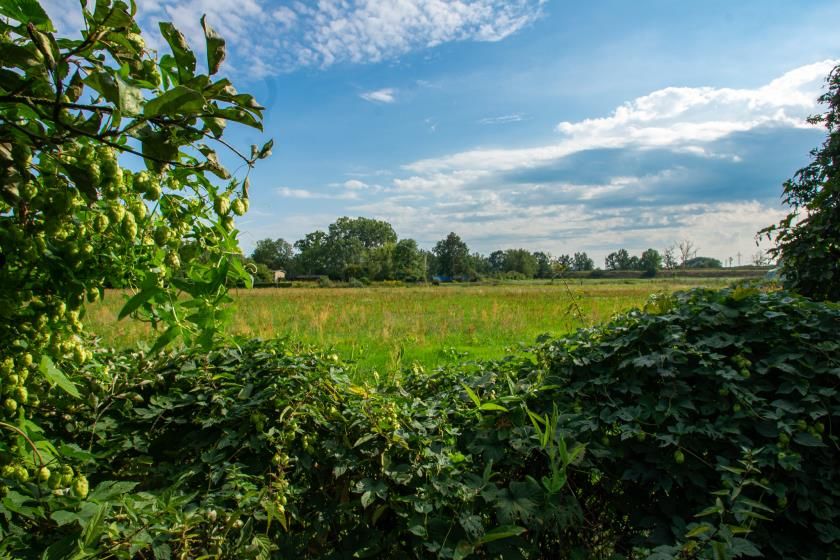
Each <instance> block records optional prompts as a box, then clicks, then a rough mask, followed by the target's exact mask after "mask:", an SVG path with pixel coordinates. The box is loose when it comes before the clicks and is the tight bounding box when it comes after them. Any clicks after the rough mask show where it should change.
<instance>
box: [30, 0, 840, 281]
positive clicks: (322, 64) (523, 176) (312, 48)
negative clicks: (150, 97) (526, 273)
mask: <svg viewBox="0 0 840 560" xmlns="http://www.w3.org/2000/svg"><path fill="white" fill-rule="evenodd" d="M45 3H46V4H47V6H48V9H49V11H50V13H51V14H52V15H53V16H54V17H55V18H56V19H59V20H61V23H62V25H64V26H67V27H68V28H69V27H70V26H72V25H73V23H74V18H76V17H77V16H75V15H74V10H75V9H76V8H75V6H77V5H78V4H77V3H76V2H75V0H73V1H71V0H49V1H47V2H45ZM138 7H139V13H140V15H141V21H143V22H144V25H145V26H146V27H148V28H149V30H150V39H149V41H148V42H149V43H150V44H151V45H152V46H160V39H159V37H157V36H156V31H155V27H154V26H153V25H152V22H153V21H158V20H171V21H174V22H175V23H176V25H177V26H178V27H179V28H181V29H182V30H183V31H184V32H185V33H186V34H187V35H188V37H190V38H192V39H193V43H194V44H195V45H196V47H197V50H201V49H202V45H201V43H202V41H201V34H200V27H199V24H198V20H199V17H200V16H201V14H202V13H207V14H208V20H209V21H210V23H211V24H212V25H213V26H214V27H215V28H216V29H217V30H218V31H220V32H221V33H222V35H223V36H224V37H225V38H226V39H227V40H228V45H229V48H230V54H229V57H228V61H227V62H226V66H225V67H224V68H225V71H226V72H227V73H228V74H229V76H230V77H231V78H232V79H233V80H234V82H235V83H236V84H237V87H238V89H240V90H241V91H249V92H252V93H254V94H256V95H257V97H258V99H259V100H260V101H261V102H262V103H263V104H264V105H265V106H266V107H267V108H268V111H267V113H266V123H265V124H266V133H265V135H259V134H255V133H253V132H250V131H241V130H240V131H237V132H234V133H233V134H232V136H231V138H232V139H233V140H234V141H235V142H237V143H239V144H250V143H260V142H262V141H264V140H265V139H266V138H268V137H273V138H274V139H275V142H276V147H275V150H274V156H273V157H272V158H271V159H270V160H268V161H266V162H261V164H260V165H259V167H258V168H257V169H256V170H255V171H254V173H253V174H252V190H251V196H252V201H251V202H252V203H251V212H250V213H249V214H248V215H247V216H245V217H243V218H241V219H240V220H239V222H238V227H239V229H240V230H241V232H242V235H241V241H242V246H243V249H245V251H246V252H249V251H250V250H251V248H252V247H253V245H254V243H255V242H256V241H257V240H258V239H262V238H265V237H272V238H276V237H283V238H285V239H287V240H289V241H294V240H296V239H298V238H300V237H302V236H303V235H304V234H305V233H307V232H310V231H313V230H315V229H319V228H320V229H324V228H326V226H327V225H328V224H329V223H331V222H332V221H334V220H335V219H336V218H337V217H339V216H343V215H348V216H360V215H361V216H368V217H376V218H379V219H384V220H387V221H389V222H391V223H392V224H393V225H394V227H395V229H396V230H397V233H398V234H399V235H400V236H401V237H413V238H415V239H417V240H418V242H419V243H420V244H421V246H425V247H431V246H432V245H433V244H434V243H435V242H436V241H437V240H438V239H440V238H442V237H444V236H445V235H446V234H447V233H448V232H449V231H455V232H457V233H458V234H459V235H461V237H462V238H463V239H464V240H465V241H466V242H467V243H468V244H469V246H470V248H471V249H474V250H478V251H481V252H485V253H487V252H490V251H492V250H494V249H498V248H510V247H525V248H528V249H532V250H546V251H549V252H551V253H552V254H555V255H557V254H561V253H571V252H574V251H580V250H585V251H587V252H589V254H590V255H591V256H594V257H595V258H596V263H598V264H602V263H603V257H604V256H605V255H606V254H607V253H609V252H611V251H613V250H615V249H618V248H620V247H625V248H627V249H629V250H630V251H631V252H635V253H638V252H641V251H642V250H644V249H646V248H647V247H655V248H658V249H660V250H662V249H663V248H665V247H667V246H669V245H672V244H674V243H676V242H678V241H679V240H682V239H690V240H692V241H693V242H694V243H695V244H696V245H697V246H698V247H699V251H700V254H703V255H708V256H714V257H717V258H720V259H722V260H724V259H727V258H728V257H730V256H735V255H736V254H737V253H739V252H740V253H741V254H742V255H744V257H743V260H744V261H746V260H747V259H748V255H752V254H753V253H755V252H756V250H757V249H756V246H755V241H754V234H755V232H756V231H757V230H759V229H760V228H762V227H764V226H765V225H768V224H770V223H772V222H774V221H776V220H778V218H779V217H780V216H781V215H782V214H783V208H782V207H781V206H780V201H779V195H780V193H781V183H782V182H783V181H784V179H786V178H787V177H789V176H790V175H792V173H793V172H794V171H795V170H796V169H797V168H799V167H801V166H803V165H804V164H805V163H807V161H808V152H809V150H810V149H812V148H813V147H815V146H816V145H817V144H818V143H819V142H821V140H822V138H823V132H822V131H821V130H819V129H813V128H811V127H809V126H807V125H806V124H805V122H804V118H805V117H806V116H807V115H809V114H811V113H814V112H817V111H819V107H818V106H817V105H816V103H815V100H816V97H818V95H819V94H820V92H821V91H822V86H823V80H824V78H825V76H826V74H827V73H828V71H829V70H830V69H831V67H832V66H833V65H834V64H836V63H837V59H840V34H838V33H836V31H833V27H832V25H831V23H830V22H837V21H840V3H837V2H834V1H818V0H814V1H809V2H790V1H770V0H763V1H748V0H741V1H739V2H732V1H727V2H720V1H705V2H694V3H689V2H672V1H641V0H640V1H638V2H626V1H600V2H588V3H570V2H560V1H558V0H549V1H541V0H515V1H508V2H501V1H495V0H450V1H442V0H393V1H385V0H379V1H375V0H369V1H368V2H355V1H322V2H286V1H276V0H180V1H175V0H138ZM56 14H57V15H56ZM75 21H78V20H77V19H76V20H75Z"/></svg>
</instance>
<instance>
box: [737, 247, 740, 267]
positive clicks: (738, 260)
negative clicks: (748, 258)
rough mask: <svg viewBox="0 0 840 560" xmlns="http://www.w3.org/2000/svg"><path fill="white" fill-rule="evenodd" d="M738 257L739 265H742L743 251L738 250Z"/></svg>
mask: <svg viewBox="0 0 840 560" xmlns="http://www.w3.org/2000/svg"><path fill="white" fill-rule="evenodd" d="M737 257H738V266H741V251H738V254H737Z"/></svg>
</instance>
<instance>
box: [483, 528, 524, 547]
mask: <svg viewBox="0 0 840 560" xmlns="http://www.w3.org/2000/svg"><path fill="white" fill-rule="evenodd" d="M525 531H526V529H525V528H524V527H519V526H518V525H501V526H499V527H496V528H495V529H493V530H491V531H487V532H486V533H484V536H483V537H481V538H480V539H478V542H479V544H486V543H489V542H493V541H498V540H500V539H507V538H510V537H518V536H519V535H521V534H522V533H524V532H525Z"/></svg>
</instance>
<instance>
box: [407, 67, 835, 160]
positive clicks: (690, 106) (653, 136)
mask: <svg viewBox="0 0 840 560" xmlns="http://www.w3.org/2000/svg"><path fill="white" fill-rule="evenodd" d="M837 63H838V61H834V60H825V61H822V62H817V63H814V64H809V65H807V66H803V67H800V68H797V69H795V70H792V71H790V72H787V73H786V74H784V75H783V76H781V77H779V78H777V79H775V80H773V81H772V82H770V83H769V84H767V85H765V86H763V87H760V88H756V89H729V88H711V87H703V88H675V87H672V88H665V89H662V90H658V91H655V92H653V93H651V94H649V95H646V96H643V97H639V98H637V99H635V100H633V101H631V102H628V103H625V104H624V105H622V106H620V107H618V108H617V109H616V110H615V111H613V113H612V114H611V115H609V116H607V117H601V118H592V119H584V120H581V121H577V122H565V121H564V122H561V123H559V124H558V125H557V126H556V127H555V128H556V130H557V131H558V132H559V133H560V134H561V136H562V138H561V139H560V140H559V141H558V142H555V143H552V144H549V145H545V146H538V147H532V148H515V149H503V148H498V149H475V150H469V151H465V152H459V153H455V154H451V155H448V156H443V157H439V158H433V159H425V160H420V161H416V162H413V163H411V164H408V165H406V166H405V169H407V170H408V171H411V172H415V173H420V174H423V175H428V174H432V173H441V172H461V171H463V170H465V169H472V170H483V171H485V172H494V171H495V172H498V171H509V170H514V169H521V168H529V167H534V166H538V165H544V164H546V163H550V162H553V161H557V160H560V159H562V158H564V157H567V156H569V155H571V154H574V153H577V152H582V151H584V150H592V149H602V148H625V147H640V148H655V147H664V148H671V149H685V148H686V147H687V146H701V147H702V145H703V144H704V143H708V142H713V141H715V140H719V139H721V138H724V137H726V136H728V135H731V134H733V133H736V132H744V131H749V130H753V129H756V128H759V127H762V126H764V127H771V126H779V127H807V126H809V125H807V123H806V122H805V117H806V116H807V115H808V114H809V113H810V112H811V111H813V110H814V109H815V108H816V99H817V97H818V96H819V94H820V91H821V87H822V85H823V82H824V79H825V76H826V75H827V74H828V72H829V71H830V70H831V68H833V67H834V66H835V65H836V64H837Z"/></svg>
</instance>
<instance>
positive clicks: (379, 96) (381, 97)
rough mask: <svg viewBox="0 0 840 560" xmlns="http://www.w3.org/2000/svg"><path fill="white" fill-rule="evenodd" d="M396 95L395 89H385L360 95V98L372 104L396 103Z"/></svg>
mask: <svg viewBox="0 0 840 560" xmlns="http://www.w3.org/2000/svg"><path fill="white" fill-rule="evenodd" d="M396 93H397V92H396V90H395V89H393V88H383V89H377V90H374V91H366V92H363V93H360V94H359V97H361V98H362V99H364V100H365V101H370V102H371V103H393V102H394V101H396V97H395V96H396Z"/></svg>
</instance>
